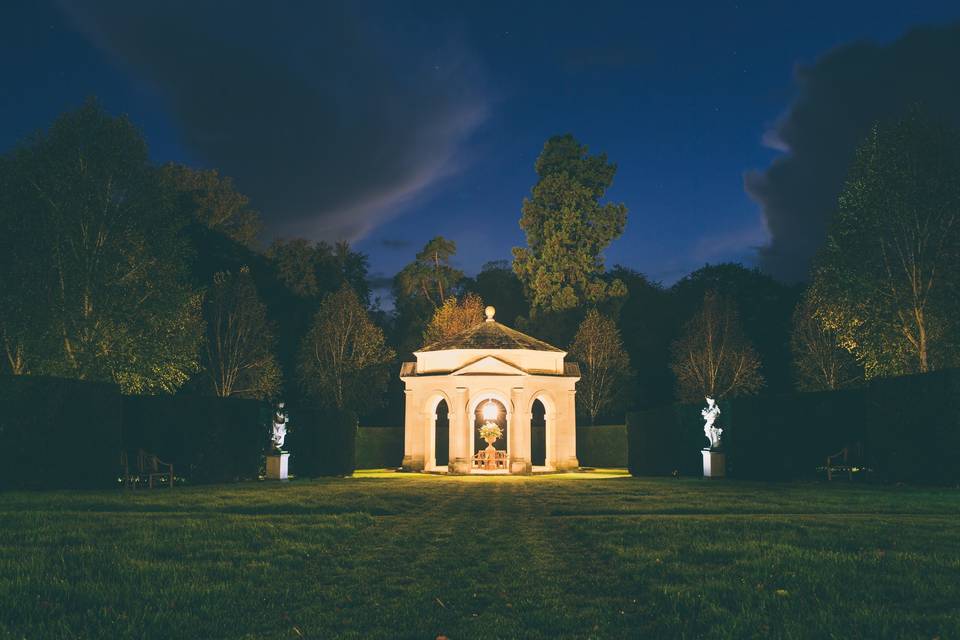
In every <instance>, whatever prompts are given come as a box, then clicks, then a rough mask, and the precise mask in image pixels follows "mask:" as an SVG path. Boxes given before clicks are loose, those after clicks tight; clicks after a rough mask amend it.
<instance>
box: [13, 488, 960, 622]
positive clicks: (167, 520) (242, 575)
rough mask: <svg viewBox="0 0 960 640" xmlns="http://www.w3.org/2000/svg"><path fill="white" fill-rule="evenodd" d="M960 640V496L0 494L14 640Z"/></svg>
mask: <svg viewBox="0 0 960 640" xmlns="http://www.w3.org/2000/svg"><path fill="white" fill-rule="evenodd" d="M438 635H446V636H448V637H449V638H452V639H458V638H942V639H944V640H946V639H947V638H960V491H958V490H956V489H917V488H904V487H871V486H861V485H849V484H844V483H837V482H835V483H831V484H825V483H821V484H803V485H799V484H784V485H778V484H754V483H742V482H733V481H706V480H700V479H684V480H672V479H634V478H629V477H624V476H623V475H622V474H617V473H613V472H609V473H594V474H569V475H563V476H542V477H532V478H511V477H467V478H446V477H441V476H425V475H402V474H392V473H369V472H368V473H360V474H358V475H357V476H356V477H354V478H347V479H330V480H316V481H294V482H291V483H288V484H267V483H251V484H243V485H226V486H214V487H193V488H177V489H175V490H173V491H168V490H156V491H153V492H147V491H140V492H136V493H130V492H126V493H125V492H121V491H116V492H57V493H6V494H0V637H2V638H18V639H19V638H29V639H31V640H32V639H35V638H164V639H167V638H301V637H302V638H337V637H342V638H430V639H433V638H436V637H437V636H438Z"/></svg>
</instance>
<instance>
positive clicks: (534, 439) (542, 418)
mask: <svg viewBox="0 0 960 640" xmlns="http://www.w3.org/2000/svg"><path fill="white" fill-rule="evenodd" d="M530 463H531V464H532V465H533V466H535V467H543V466H546V464H547V408H546V407H544V406H543V403H542V402H540V400H534V401H533V406H532V407H530Z"/></svg>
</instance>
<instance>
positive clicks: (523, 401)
mask: <svg viewBox="0 0 960 640" xmlns="http://www.w3.org/2000/svg"><path fill="white" fill-rule="evenodd" d="M510 401H511V402H512V404H513V421H512V422H511V423H510V425H509V432H508V433H509V436H510V473H516V474H520V473H530V472H531V471H533V465H532V464H531V463H530V418H531V416H530V396H529V394H528V393H527V391H526V389H524V388H523V387H514V388H512V389H511V390H510Z"/></svg>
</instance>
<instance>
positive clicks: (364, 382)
mask: <svg viewBox="0 0 960 640" xmlns="http://www.w3.org/2000/svg"><path fill="white" fill-rule="evenodd" d="M394 355H395V354H394V352H393V350H392V349H390V348H389V347H387V346H386V344H385V343H384V337H383V331H382V330H381V329H380V327H378V326H376V325H375V324H374V323H373V322H372V321H371V320H370V317H369V315H368V314H367V310H366V309H365V308H364V306H363V305H362V304H361V302H360V299H359V298H358V297H357V294H356V292H354V290H353V289H352V288H351V287H349V286H347V285H346V284H345V285H344V286H342V287H341V288H340V290H339V291H337V292H336V293H332V294H330V295H329V296H327V297H326V298H325V299H324V301H323V303H322V304H321V305H320V309H319V310H318V311H317V314H316V315H315V316H314V319H313V324H312V326H311V327H310V330H309V331H308V332H307V335H306V336H304V339H303V343H302V345H301V349H300V365H299V371H298V373H299V378H300V383H301V385H302V386H303V388H304V390H305V391H306V392H307V394H308V395H309V396H312V397H313V398H316V399H317V400H319V401H320V402H321V403H323V404H325V405H327V406H334V407H337V408H338V409H351V410H353V411H356V412H357V413H364V412H365V411H366V410H367V409H368V408H371V407H376V406H378V405H380V404H381V403H382V402H383V392H384V389H385V388H386V384H387V376H388V375H389V372H388V370H387V366H388V365H389V364H390V363H392V362H393V359H394Z"/></svg>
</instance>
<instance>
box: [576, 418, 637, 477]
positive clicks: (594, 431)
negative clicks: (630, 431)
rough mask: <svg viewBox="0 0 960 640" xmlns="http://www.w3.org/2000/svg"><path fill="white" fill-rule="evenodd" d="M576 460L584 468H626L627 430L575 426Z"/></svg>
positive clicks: (620, 427)
mask: <svg viewBox="0 0 960 640" xmlns="http://www.w3.org/2000/svg"><path fill="white" fill-rule="evenodd" d="M577 458H578V459H579V460H580V464H581V465H582V466H584V467H625V466H627V428H626V426H625V425H622V424H613V425H595V426H585V425H577Z"/></svg>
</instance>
